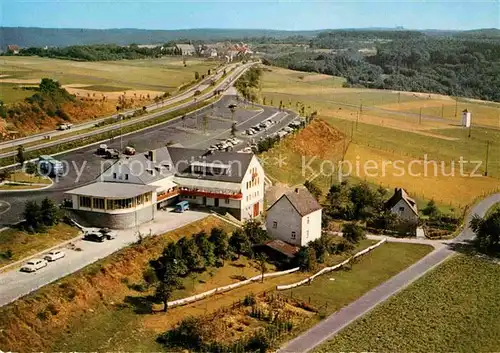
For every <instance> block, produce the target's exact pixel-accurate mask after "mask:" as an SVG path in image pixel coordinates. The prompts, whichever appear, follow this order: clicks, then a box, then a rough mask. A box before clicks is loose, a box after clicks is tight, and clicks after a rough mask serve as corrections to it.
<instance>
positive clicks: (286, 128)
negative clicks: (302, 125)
mask: <svg viewBox="0 0 500 353" xmlns="http://www.w3.org/2000/svg"><path fill="white" fill-rule="evenodd" d="M283 130H284V131H286V132H292V131H293V129H292V128H291V127H289V126H285V127H284V128H283Z"/></svg>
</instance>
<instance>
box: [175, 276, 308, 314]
mask: <svg viewBox="0 0 500 353" xmlns="http://www.w3.org/2000/svg"><path fill="white" fill-rule="evenodd" d="M299 269H300V268H299V267H295V268H292V269H290V270H286V271H280V272H272V273H265V274H264V278H270V277H277V276H283V275H287V274H289V273H293V272H297V271H298V270H299ZM260 280H262V275H258V276H255V277H252V278H249V279H246V280H244V281H240V282H236V283H233V284H229V285H227V286H223V287H218V288H215V289H212V290H209V291H206V292H203V293H200V294H196V295H193V296H191V297H187V298H182V299H178V300H174V301H171V302H168V303H167V307H169V308H173V307H176V306H181V305H186V304H190V303H194V302H196V301H198V300H202V299H205V298H207V297H210V296H212V295H214V294H219V293H224V292H228V291H230V290H233V289H235V288H238V287H242V286H245V285H247V284H250V283H252V282H258V281H260Z"/></svg>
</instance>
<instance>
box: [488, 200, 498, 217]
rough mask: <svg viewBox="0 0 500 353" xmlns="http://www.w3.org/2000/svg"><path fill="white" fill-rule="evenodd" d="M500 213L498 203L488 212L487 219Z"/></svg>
mask: <svg viewBox="0 0 500 353" xmlns="http://www.w3.org/2000/svg"><path fill="white" fill-rule="evenodd" d="M499 211H500V202H499V203H496V204H494V205H493V207H491V208H490V209H489V210H488V212H486V215H485V217H488V216H489V215H491V214H493V213H495V212H499Z"/></svg>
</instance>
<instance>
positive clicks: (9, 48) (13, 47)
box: [7, 44, 21, 55]
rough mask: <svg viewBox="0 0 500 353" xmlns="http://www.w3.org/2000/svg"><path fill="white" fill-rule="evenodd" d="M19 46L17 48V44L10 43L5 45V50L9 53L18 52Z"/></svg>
mask: <svg viewBox="0 0 500 353" xmlns="http://www.w3.org/2000/svg"><path fill="white" fill-rule="evenodd" d="M20 49H21V48H19V46H18V45H15V44H11V45H7V52H8V53H10V54H14V55H16V54H19V50H20Z"/></svg>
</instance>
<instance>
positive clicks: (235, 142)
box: [229, 137, 241, 145]
mask: <svg viewBox="0 0 500 353" xmlns="http://www.w3.org/2000/svg"><path fill="white" fill-rule="evenodd" d="M229 141H231V143H232V144H233V145H237V144H238V143H240V142H241V140H238V139H237V138H235V137H233V138H230V139H229Z"/></svg>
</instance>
